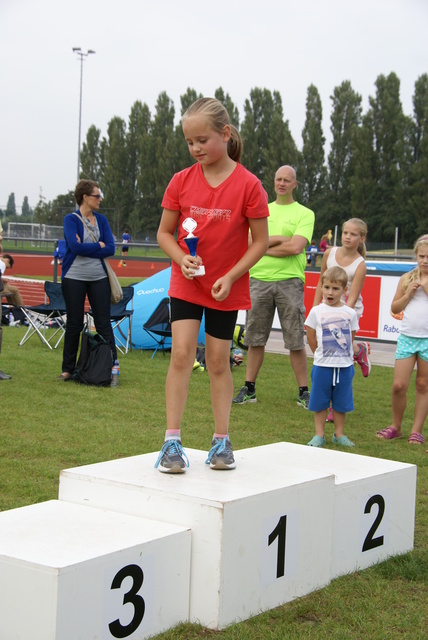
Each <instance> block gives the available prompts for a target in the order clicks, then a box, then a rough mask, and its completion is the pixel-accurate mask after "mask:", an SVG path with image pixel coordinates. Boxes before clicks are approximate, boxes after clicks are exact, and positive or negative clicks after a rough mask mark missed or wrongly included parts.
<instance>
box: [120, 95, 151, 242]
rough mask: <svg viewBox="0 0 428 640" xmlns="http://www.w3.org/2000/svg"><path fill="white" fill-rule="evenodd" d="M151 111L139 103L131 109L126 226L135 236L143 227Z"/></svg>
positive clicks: (128, 136)
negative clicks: (143, 185) (144, 162)
mask: <svg viewBox="0 0 428 640" xmlns="http://www.w3.org/2000/svg"><path fill="white" fill-rule="evenodd" d="M150 120H151V115H150V110H149V108H148V106H147V105H146V104H142V103H141V102H140V101H137V102H135V103H134V104H133V106H132V108H131V113H130V116H129V125H128V132H127V134H126V147H127V153H128V176H127V178H128V183H129V185H128V187H127V188H128V189H129V194H130V203H129V209H128V211H127V213H126V214H125V216H124V221H123V223H124V226H127V227H129V228H130V229H131V231H132V234H133V235H134V236H135V235H137V233H138V232H139V231H140V230H141V229H142V226H143V205H142V203H141V200H142V197H143V192H142V190H141V188H140V187H141V180H139V177H140V175H141V174H142V172H143V171H144V170H145V167H144V166H142V164H141V160H142V157H143V153H144V141H145V140H146V139H147V136H148V135H149V132H150V126H151V122H150Z"/></svg>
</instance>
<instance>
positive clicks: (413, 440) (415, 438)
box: [407, 433, 425, 444]
mask: <svg viewBox="0 0 428 640" xmlns="http://www.w3.org/2000/svg"><path fill="white" fill-rule="evenodd" d="M407 442H410V444H423V443H424V442H425V438H424V437H423V435H422V433H411V434H410V437H409V439H408V441H407Z"/></svg>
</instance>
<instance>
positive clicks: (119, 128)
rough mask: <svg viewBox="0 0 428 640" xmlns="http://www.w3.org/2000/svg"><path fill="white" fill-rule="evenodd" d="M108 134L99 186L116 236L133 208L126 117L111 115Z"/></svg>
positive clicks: (104, 206)
mask: <svg viewBox="0 0 428 640" xmlns="http://www.w3.org/2000/svg"><path fill="white" fill-rule="evenodd" d="M107 135H108V137H107V141H106V144H105V152H104V153H105V169H104V174H103V179H102V182H101V183H100V186H101V189H102V191H103V194H104V201H103V208H104V209H105V210H106V211H105V213H106V214H107V217H108V218H109V221H110V225H111V227H112V229H113V233H114V234H115V235H116V236H118V235H119V232H120V230H121V229H122V227H123V225H124V219H125V218H126V216H127V215H128V213H129V211H131V210H132V193H130V192H129V180H128V150H127V145H126V123H125V121H124V120H123V119H122V118H119V117H117V116H116V117H114V118H112V119H111V120H110V122H109V124H108V128H107Z"/></svg>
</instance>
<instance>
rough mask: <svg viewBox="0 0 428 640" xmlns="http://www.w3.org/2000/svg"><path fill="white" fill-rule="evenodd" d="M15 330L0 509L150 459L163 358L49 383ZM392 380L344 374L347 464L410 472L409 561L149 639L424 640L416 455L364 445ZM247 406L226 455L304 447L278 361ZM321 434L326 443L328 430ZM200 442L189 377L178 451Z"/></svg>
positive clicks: (200, 405) (49, 360)
mask: <svg viewBox="0 0 428 640" xmlns="http://www.w3.org/2000/svg"><path fill="white" fill-rule="evenodd" d="M123 284H125V283H123ZM23 331H24V330H23V329H21V328H12V327H10V328H9V327H4V330H3V350H2V354H1V357H0V368H1V369H3V370H4V371H6V372H7V373H10V374H11V375H12V376H13V379H12V380H11V381H1V382H0V385H1V387H0V389H1V399H2V419H1V426H2V428H1V431H0V456H1V457H0V465H1V466H0V509H2V510H5V509H13V508H15V507H20V506H24V505H28V504H32V503H36V502H41V501H45V500H50V499H55V498H57V496H58V480H59V473H60V471H61V469H64V468H68V467H75V466H79V465H84V464H91V463H95V462H100V461H104V460H110V459H116V458H119V457H126V456H133V455H139V454H142V453H147V452H150V451H157V450H158V449H159V448H160V445H161V443H162V440H163V433H164V428H165V401H164V382H165V376H166V372H167V368H168V363H169V354H167V355H165V356H163V355H162V354H161V353H158V354H156V356H155V357H154V358H153V359H152V357H151V356H152V352H147V351H132V352H130V353H129V354H128V355H127V356H122V357H121V359H120V364H121V374H120V385H119V387H118V388H117V389H111V388H94V387H84V386H79V385H75V384H74V383H63V382H58V381H57V380H56V376H57V375H58V374H59V373H60V371H61V357H62V352H61V349H60V350H57V351H49V350H48V349H47V348H45V347H44V346H43V345H42V344H41V343H40V341H39V340H38V339H37V338H36V337H33V338H32V339H31V340H30V341H29V342H28V343H26V344H25V345H24V346H23V347H18V342H19V340H20V338H21V337H22V335H23ZM244 367H245V364H244V365H241V367H238V368H235V369H234V370H233V378H234V386H235V389H238V388H239V387H240V386H241V384H242V382H243V380H244V375H245V370H244ZM392 375H393V370H392V369H389V368H382V367H376V366H373V368H372V373H371V375H370V377H369V378H368V379H364V378H363V377H362V376H361V375H360V373H359V371H357V372H356V376H355V383H354V395H355V405H356V410H355V411H354V412H353V413H352V414H350V415H349V416H348V418H347V426H346V433H347V434H348V435H349V436H350V437H351V439H352V440H353V441H354V442H355V443H356V445H357V446H356V448H355V450H353V453H357V454H361V455H369V456H375V457H379V458H387V459H391V460H398V461H401V462H407V463H412V464H416V465H417V466H418V486H417V502H416V530H415V548H414V550H413V551H412V552H411V553H408V554H406V555H404V556H400V557H396V558H391V559H389V560H388V561H386V562H383V563H382V564H379V565H377V566H374V567H372V568H370V569H367V570H365V571H361V572H359V573H356V574H352V575H347V576H344V577H342V578H339V579H336V580H334V581H333V582H332V583H331V584H330V585H329V586H328V587H326V588H325V589H322V590H320V591H317V592H314V593H312V594H309V595H308V596H306V597H304V598H300V599H298V600H295V601H293V602H291V603H287V604H285V605H283V606H281V607H278V608H277V609H274V610H271V611H268V612H265V613H262V614H261V615H259V616H256V617H254V618H252V619H250V620H247V621H245V622H242V623H240V624H236V625H232V626H231V627H229V628H228V629H226V630H224V631H221V632H215V631H211V630H207V629H204V628H202V627H200V626H198V625H190V624H185V625H180V626H179V627H176V628H175V629H173V630H171V631H169V632H167V633H164V634H162V635H161V636H158V638H162V640H201V639H203V638H217V637H218V638H221V639H222V640H223V639H224V640H273V639H275V640H282V639H284V638H291V639H296V640H297V639H301V638H304V639H306V638H308V639H314V640H318V639H320V640H324V639H325V640H327V639H328V640H348V639H350V640H360V639H361V640H362V639H363V638H364V639H366V638H369V639H370V640H377V639H378V640H383V639H391V640H396V639H397V640H398V639H400V640H401V639H403V638H406V639H407V638H411V639H413V638H414V639H415V640H417V639H421V640H422V638H426V637H427V629H428V607H427V602H428V587H427V575H428V473H427V470H428V454H426V453H425V449H426V448H428V445H426V446H424V447H421V446H412V445H409V444H408V443H407V439H405V438H403V439H402V440H396V441H393V442H384V441H380V440H378V439H377V438H376V437H375V432H376V430H377V429H378V428H380V427H384V426H387V425H388V424H389V422H390V417H391V403H390V392H391V384H392ZM412 384H413V383H412ZM413 387H414V384H413ZM413 387H411V388H410V391H409V400H408V412H407V413H406V416H405V423H404V425H403V431H404V432H405V433H406V434H407V433H409V431H410V427H411V417H412V415H411V414H412V408H413V402H414V388H413ZM257 395H258V398H259V402H258V403H257V404H250V405H244V406H234V407H232V416H231V428H230V436H231V440H232V442H233V445H234V447H235V449H242V448H246V447H253V446H257V445H261V444H268V443H273V442H278V441H283V440H284V441H288V442H294V443H299V444H306V443H307V442H308V441H309V440H310V438H311V437H312V435H313V416H312V414H310V413H309V412H307V411H305V410H303V409H301V408H299V407H297V405H296V384H295V380H294V377H293V374H292V370H291V367H290V362H289V358H288V357H287V356H283V355H277V354H267V355H266V358H265V363H264V365H263V368H262V371H261V374H260V377H259V380H258V384H257ZM326 431H327V434H328V435H329V436H330V438H329V439H330V440H331V427H327V430H326ZM212 432H213V419H212V414H211V405H210V397H209V381H208V374H207V373H200V372H195V373H193V374H192V378H191V385H190V392H189V399H188V403H187V407H186V411H185V415H184V419H183V424H182V437H183V444H184V446H185V447H186V446H187V447H192V448H196V449H207V450H208V448H209V445H210V441H211V436H212ZM328 446H329V447H333V445H331V444H330V445H328ZM286 465H287V460H284V466H285V467H286ZM0 635H1V634H0Z"/></svg>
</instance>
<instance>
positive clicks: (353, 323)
mask: <svg viewBox="0 0 428 640" xmlns="http://www.w3.org/2000/svg"><path fill="white" fill-rule="evenodd" d="M306 326H307V327H311V329H315V331H316V336H317V349H316V351H315V353H314V364H316V365H318V366H319V367H349V366H350V365H352V364H353V362H354V350H353V347H352V331H358V329H359V326H358V318H357V314H356V311H355V309H352V308H351V307H347V306H346V305H341V306H340V307H331V306H329V305H328V304H325V302H322V303H321V304H319V305H317V306H316V307H312V309H311V310H310V312H309V315H308V317H307V319H306Z"/></svg>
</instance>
